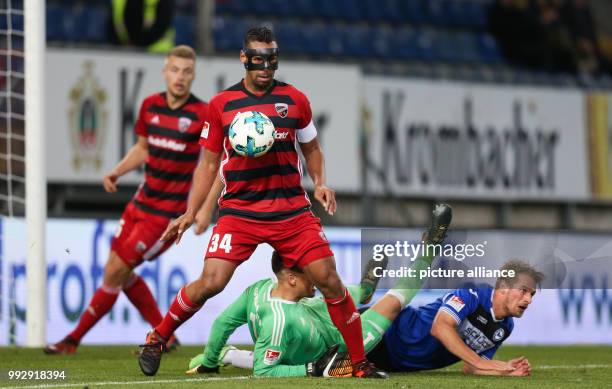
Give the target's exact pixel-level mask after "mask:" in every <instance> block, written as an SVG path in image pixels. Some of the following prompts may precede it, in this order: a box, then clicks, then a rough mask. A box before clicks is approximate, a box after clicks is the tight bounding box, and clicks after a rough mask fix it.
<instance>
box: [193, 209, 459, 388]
mask: <svg viewBox="0 0 612 389" xmlns="http://www.w3.org/2000/svg"><path fill="white" fill-rule="evenodd" d="M450 220H451V209H450V207H449V206H447V205H440V206H438V207H437V208H436V209H435V210H434V217H433V222H432V224H431V226H430V229H429V230H428V231H427V232H426V233H425V234H424V239H423V240H424V241H425V242H428V243H436V244H439V243H441V242H442V241H443V239H444V235H445V233H446V230H447V228H448V225H449V224H450ZM432 260H433V258H432V257H421V258H419V259H417V260H416V261H415V263H414V266H417V267H420V268H423V267H427V266H429V265H430V264H431V262H432ZM381 265H384V264H381V263H378V262H374V261H372V262H371V263H370V264H369V266H368V269H367V270H366V273H365V276H364V277H363V279H362V282H361V284H360V286H359V287H355V286H353V287H349V292H350V293H351V295H352V297H353V299H355V300H357V301H360V302H361V303H364V302H367V301H368V300H369V299H370V298H371V297H372V294H373V293H374V290H375V287H376V284H377V282H378V280H379V279H378V278H376V277H374V275H373V268H374V267H375V266H381ZM272 269H273V271H274V274H275V275H276V277H277V279H278V282H275V281H274V280H273V279H267V280H261V281H258V282H256V283H255V284H253V285H251V286H250V287H248V288H247V289H246V291H245V292H244V293H243V294H242V295H241V296H240V297H239V298H238V300H236V301H235V302H234V303H232V304H231V305H230V306H229V307H228V308H227V309H226V310H225V311H224V312H223V313H222V314H221V315H220V316H219V317H218V318H217V319H216V320H215V322H214V323H213V327H212V329H211V335H210V337H209V341H208V345H207V346H206V350H205V353H204V354H201V355H199V356H197V357H196V358H194V359H193V360H192V363H191V366H190V369H191V370H190V373H192V374H195V373H203V372H211V371H218V362H219V359H220V355H221V354H224V358H225V362H226V363H227V362H229V361H230V360H231V361H232V362H233V363H236V364H238V365H239V366H243V367H253V368H254V374H255V375H258V376H306V375H309V376H321V375H324V376H350V375H351V364H350V360H348V359H347V358H346V357H343V354H342V353H340V352H339V351H343V350H345V346H344V344H343V340H342V336H341V335H340V332H339V331H338V330H337V329H336V328H335V326H334V325H333V323H332V322H331V320H330V318H329V313H328V312H327V308H326V304H325V303H324V301H323V300H322V299H321V298H312V297H313V296H314V293H315V288H314V285H313V283H312V282H311V281H310V280H309V279H308V277H307V276H306V275H305V274H304V273H303V272H302V271H301V269H299V268H297V267H292V268H286V267H284V265H283V261H282V259H281V258H280V256H279V255H278V254H277V253H276V252H275V253H274V255H273V256H272ZM416 290H417V289H416V288H405V289H399V288H398V289H392V290H391V291H390V292H389V293H387V295H385V296H384V297H383V298H382V299H380V300H379V301H378V302H377V303H376V304H375V305H374V306H373V307H372V308H370V309H369V310H368V311H366V312H365V313H364V314H362V315H361V319H362V323H363V327H362V328H363V330H362V336H363V342H364V343H363V344H364V347H365V350H366V352H367V351H370V350H371V349H372V348H373V347H374V346H375V345H376V344H377V343H378V342H379V341H380V340H381V339H382V336H383V335H384V332H385V330H386V329H387V328H389V326H390V325H391V322H392V320H393V319H394V318H395V317H396V316H397V315H398V314H399V313H400V311H401V309H402V303H401V302H402V301H410V299H411V298H412V297H413V296H414V294H416ZM398 296H401V297H398ZM247 323H248V326H249V330H250V333H251V336H252V338H253V341H254V342H255V350H254V353H250V352H248V351H242V350H231V351H229V352H223V353H222V348H223V346H224V345H225V343H226V341H227V339H228V337H229V336H230V334H232V333H233V332H234V330H235V329H236V328H238V327H239V326H241V325H243V324H247ZM335 345H339V347H340V350H338V347H337V346H336V347H334V346H335ZM225 351H227V350H225ZM224 358H223V357H222V358H221V359H224ZM241 360H242V361H243V364H242V365H241V364H240V361H241Z"/></svg>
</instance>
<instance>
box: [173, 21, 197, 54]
mask: <svg viewBox="0 0 612 389" xmlns="http://www.w3.org/2000/svg"><path fill="white" fill-rule="evenodd" d="M195 22H196V21H195V17H193V16H191V15H181V14H177V15H175V16H174V20H173V21H172V25H173V26H174V29H175V31H176V36H175V38H174V40H175V42H176V44H177V45H189V46H191V47H195V45H196V34H197V32H196V25H195Z"/></svg>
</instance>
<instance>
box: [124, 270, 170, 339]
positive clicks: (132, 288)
mask: <svg viewBox="0 0 612 389" xmlns="http://www.w3.org/2000/svg"><path fill="white" fill-rule="evenodd" d="M123 291H124V292H125V294H126V296H127V297H128V299H130V301H131V302H132V304H134V306H135V307H136V308H137V309H138V312H140V314H141V315H142V317H144V318H145V320H146V321H147V322H149V324H151V327H155V326H156V325H158V324H159V323H160V322H161V321H162V315H161V312H160V311H159V307H158V306H157V302H156V301H155V298H153V294H152V293H151V290H150V289H149V287H148V286H147V283H146V282H145V281H144V280H143V279H142V277H141V276H139V275H136V274H134V275H132V278H131V279H130V280H129V281H128V282H127V284H126V285H125V286H124V287H123Z"/></svg>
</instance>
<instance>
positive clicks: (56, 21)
mask: <svg viewBox="0 0 612 389" xmlns="http://www.w3.org/2000/svg"><path fill="white" fill-rule="evenodd" d="M64 13H65V10H64V8H63V7H60V6H58V5H55V4H53V5H51V4H49V5H48V6H47V40H50V41H62V40H64V39H65V37H64ZM1 19H4V18H0V20H1ZM0 28H3V29H4V28H6V27H0Z"/></svg>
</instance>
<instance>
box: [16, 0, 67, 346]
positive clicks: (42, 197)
mask: <svg viewBox="0 0 612 389" xmlns="http://www.w3.org/2000/svg"><path fill="white" fill-rule="evenodd" d="M9 4H10V2H9ZM23 11H24V32H25V36H24V44H25V50H24V52H25V58H24V60H25V138H26V142H25V160H26V169H25V172H26V174H25V176H26V200H25V203H26V204H25V216H26V226H27V227H26V228H27V262H26V272H27V295H28V297H27V305H26V306H27V310H26V321H27V341H26V345H27V346H28V347H41V346H43V345H44V344H45V341H46V318H47V314H46V313H47V304H46V301H47V296H46V295H47V293H46V292H47V264H46V262H47V261H46V258H45V255H46V253H45V251H46V240H45V224H46V220H47V175H46V171H45V155H46V150H45V144H46V142H45V128H44V123H43V118H44V96H45V93H44V69H45V46H46V42H45V40H46V35H45V16H46V15H45V0H25V1H24V3H23ZM58 152H61V150H58Z"/></svg>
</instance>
